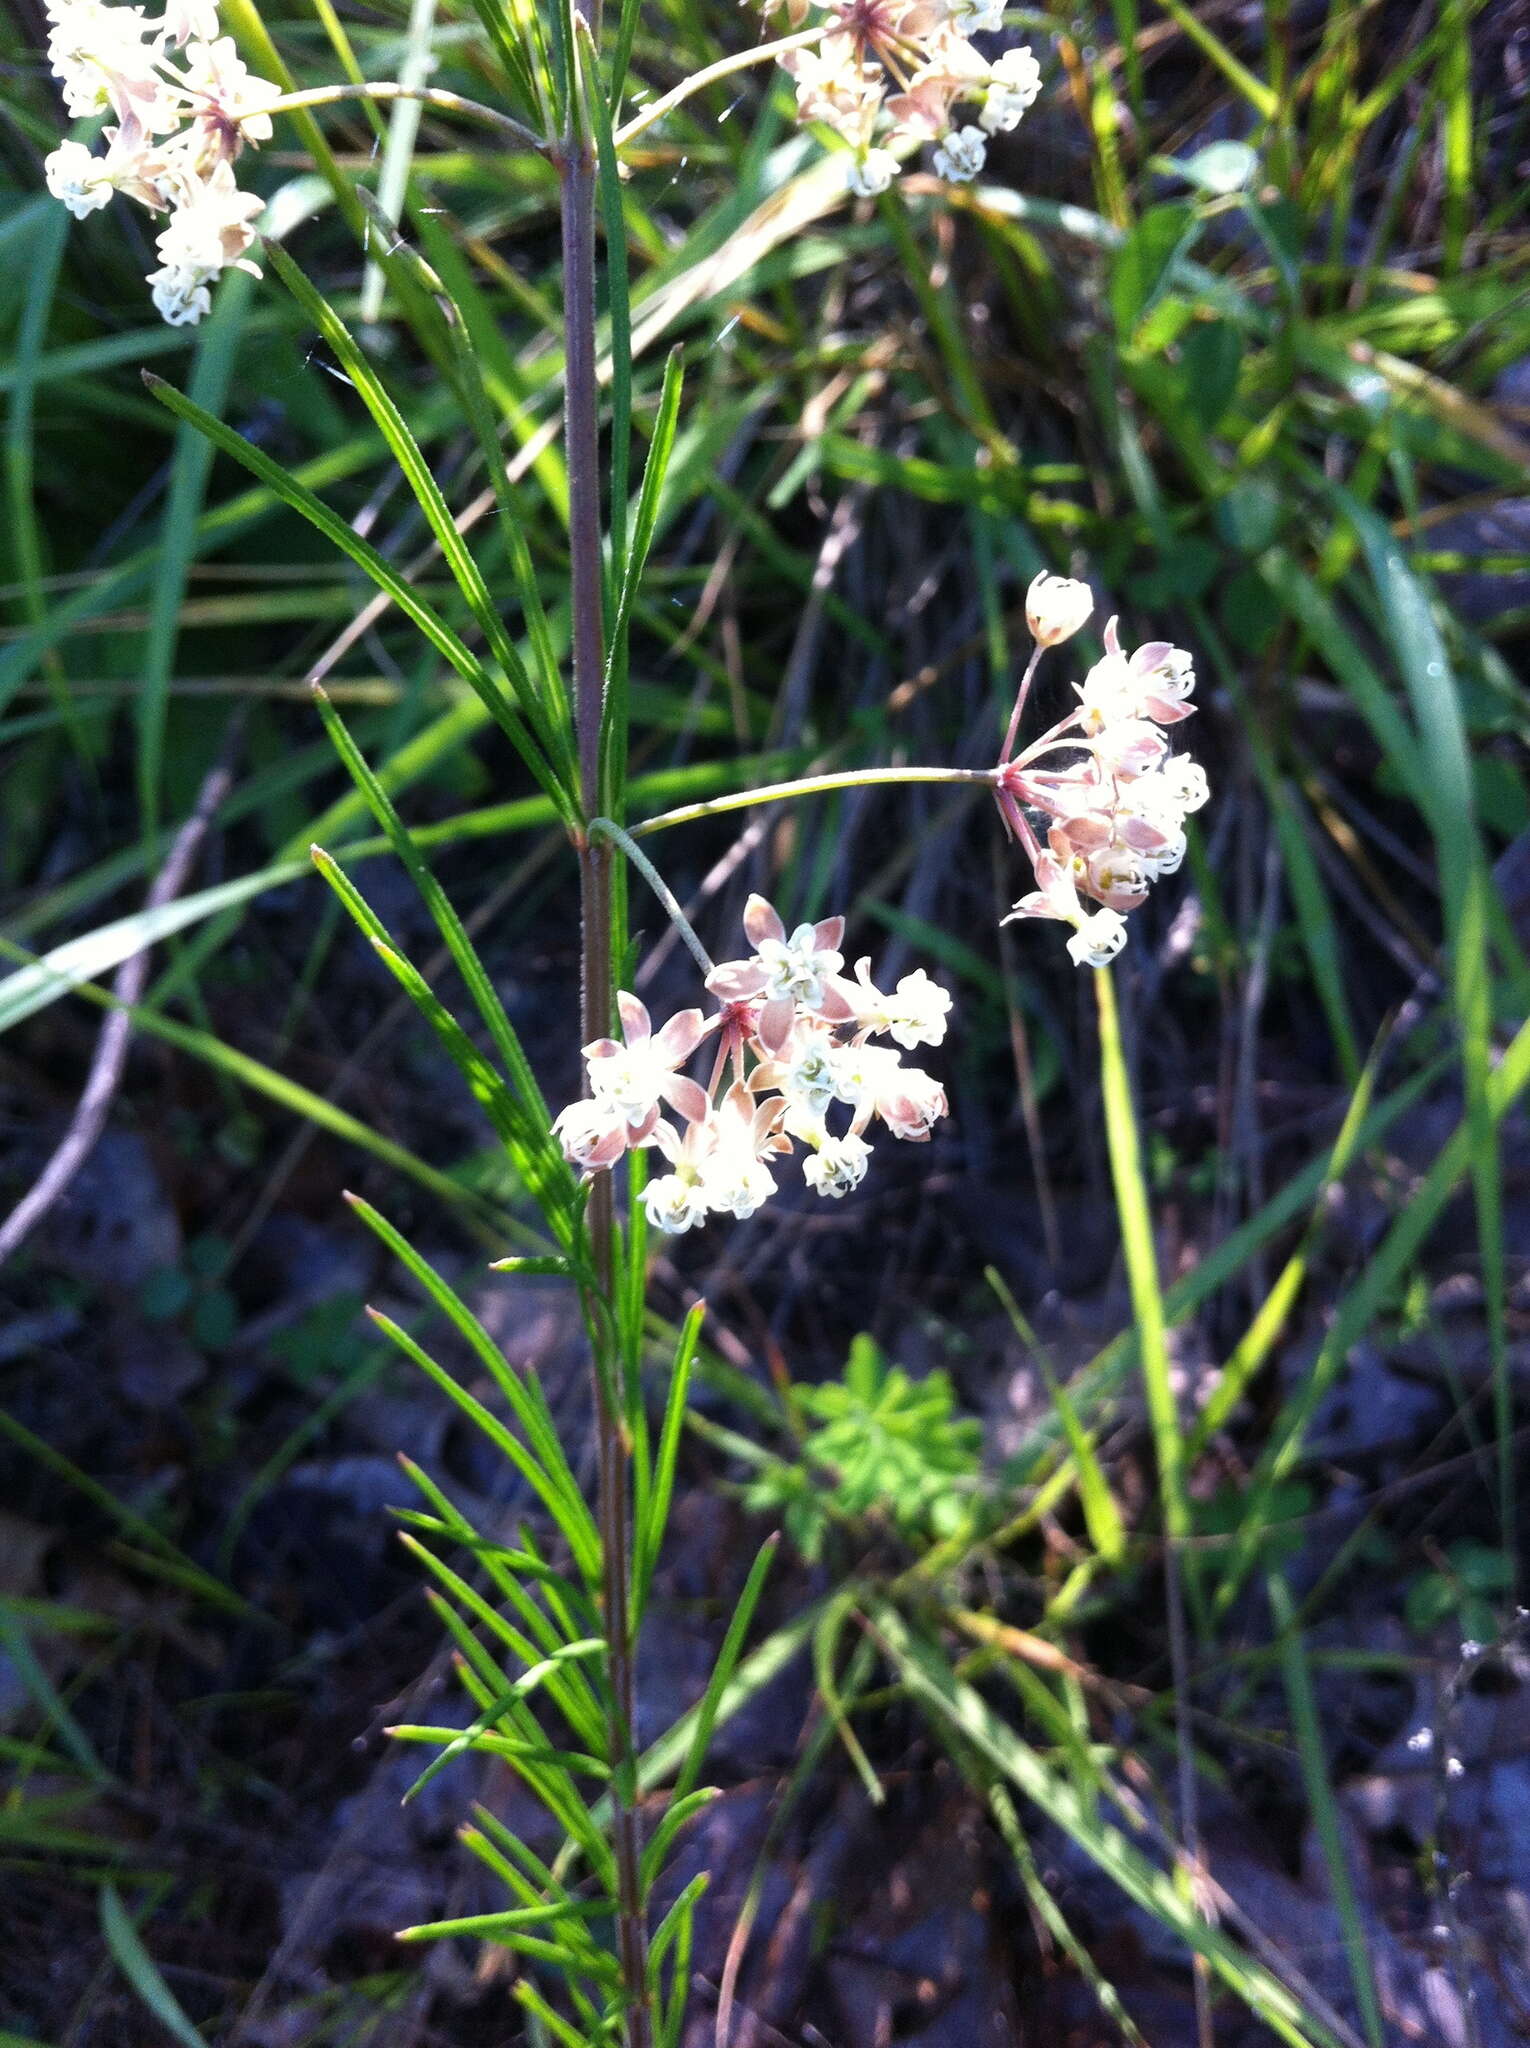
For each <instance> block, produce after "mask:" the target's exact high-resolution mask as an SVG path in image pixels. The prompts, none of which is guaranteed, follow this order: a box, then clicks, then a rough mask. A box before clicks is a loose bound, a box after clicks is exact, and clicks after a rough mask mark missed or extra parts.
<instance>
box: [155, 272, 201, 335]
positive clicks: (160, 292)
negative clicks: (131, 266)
mask: <svg viewBox="0 0 1530 2048" xmlns="http://www.w3.org/2000/svg"><path fill="white" fill-rule="evenodd" d="M206 277H207V273H206V272H205V271H201V270H176V269H173V268H172V267H171V266H170V265H168V264H167V265H166V266H165V268H164V269H163V270H151V271H150V272H149V279H148V283H149V292H150V295H151V296H152V298H153V300H154V310H155V312H157V313H158V314H159V316H160V318H161V319H162V320H165V321H167V322H168V323H169V324H170V326H172V327H195V326H196V324H197V322H198V321H199V320H200V319H202V318H203V316H204V315H205V314H207V313H210V312H211V311H212V294H211V293H210V292H209V291H208V289H207V284H206Z"/></svg>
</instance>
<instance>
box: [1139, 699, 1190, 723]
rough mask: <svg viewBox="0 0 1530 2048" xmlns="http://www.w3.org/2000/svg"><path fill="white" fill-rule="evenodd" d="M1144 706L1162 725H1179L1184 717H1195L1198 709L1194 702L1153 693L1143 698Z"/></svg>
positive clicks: (1149, 715) (1149, 714) (1151, 716)
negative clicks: (1181, 700)
mask: <svg viewBox="0 0 1530 2048" xmlns="http://www.w3.org/2000/svg"><path fill="white" fill-rule="evenodd" d="M1142 708H1143V710H1144V711H1145V712H1146V713H1147V715H1148V717H1149V718H1155V719H1157V721H1158V723H1159V724H1160V725H1178V723H1179V721H1180V720H1181V719H1182V718H1193V717H1194V716H1195V711H1196V706H1195V705H1194V704H1183V703H1181V702H1180V700H1179V699H1178V698H1177V697H1155V696H1153V695H1151V694H1149V695H1148V696H1145V697H1144V698H1143V700H1142Z"/></svg>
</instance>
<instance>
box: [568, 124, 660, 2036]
mask: <svg viewBox="0 0 1530 2048" xmlns="http://www.w3.org/2000/svg"><path fill="white" fill-rule="evenodd" d="M558 175H559V182H560V186H561V190H562V227H563V292H564V322H565V326H564V333H565V340H564V379H563V424H564V452H565V454H566V457H567V460H568V482H569V569H570V596H571V602H572V609H573V656H574V722H575V727H576V730H577V734H578V740H579V795H580V807H581V809H582V810H583V813H584V816H585V819H586V820H587V821H589V820H593V819H595V818H597V817H598V816H599V815H600V812H601V810H602V808H603V805H602V802H601V788H600V725H601V711H602V708H603V703H604V697H605V626H604V609H603V596H602V582H603V578H602V570H601V544H600V412H599V406H600V387H599V383H598V381H597V378H596V369H595V155H594V150H593V148H592V147H591V145H590V143H589V142H588V140H586V139H583V138H582V137H579V136H577V135H576V136H574V137H571V138H570V140H569V143H568V146H567V148H566V150H565V151H564V153H563V155H562V157H561V159H560V161H559V165H558ZM578 852H579V924H580V959H581V977H582V978H581V992H580V1020H581V1024H582V1027H583V1034H584V1043H585V1044H589V1042H590V1041H591V1040H592V1039H596V1038H604V1037H605V1035H606V1033H607V1032H608V1031H609V1029H610V1025H611V995H612V991H611V862H612V848H611V844H610V841H609V839H605V838H602V837H600V836H598V835H597V836H595V837H591V836H590V835H589V834H588V833H581V834H580V837H579V848H578ZM585 1225H586V1228H587V1229H588V1231H589V1234H590V1246H591V1252H592V1255H593V1258H594V1264H595V1275H596V1284H597V1286H598V1287H599V1289H600V1291H601V1293H602V1295H603V1296H604V1298H605V1301H606V1303H607V1304H608V1305H610V1306H614V1303H615V1218H614V1211H613V1206H612V1190H611V1176H610V1174H609V1172H607V1173H599V1174H597V1175H596V1176H595V1179H594V1182H593V1184H592V1185H591V1188H590V1200H589V1206H588V1208H587V1209H586V1211H585ZM592 1327H593V1328H594V1329H595V1331H596V1336H595V1342H596V1344H597V1346H599V1345H604V1346H605V1347H606V1349H605V1355H604V1357H602V1356H601V1353H600V1351H599V1350H597V1351H596V1353H595V1356H594V1361H593V1363H594V1400H595V1441H596V1463H597V1468H598V1475H599V1477H598V1500H597V1506H596V1513H597V1517H598V1520H599V1524H600V1544H601V1560H602V1574H603V1577H602V1593H603V1599H602V1605H603V1608H604V1619H605V1629H606V1646H607V1656H608V1659H609V1665H610V1679H611V1705H610V1720H609V1728H608V1737H607V1739H608V1746H609V1751H610V1761H611V1766H612V1772H613V1775H612V1781H611V1808H612V1827H613V1831H614V1843H613V1846H614V1848H615V1852H616V1888H617V1899H616V1906H617V1929H616V1934H617V1951H618V1956H619V1959H620V1963H621V1972H622V1985H623V1989H624V1992H625V1994H626V2007H627V2014H626V2018H627V2041H628V2048H650V2044H651V2041H652V2037H653V2029H652V2020H651V2014H650V2009H649V1998H648V1929H647V1924H646V1919H645V1916H644V1911H643V1893H642V1883H641V1877H640V1867H639V1842H638V1817H637V1813H636V1811H635V1808H634V1804H633V1802H634V1800H635V1799H636V1796H637V1786H636V1773H635V1769H634V1762H633V1736H632V1730H633V1721H634V1712H633V1710H634V1705H635V1685H634V1673H633V1643H632V1622H631V1616H630V1614H629V1611H628V1603H627V1588H628V1584H629V1581H630V1577H631V1572H630V1559H631V1528H630V1517H631V1507H630V1503H629V1500H628V1490H627V1465H628V1446H627V1438H626V1431H625V1429H624V1426H623V1421H622V1409H621V1371H622V1365H621V1358H620V1356H619V1347H618V1344H617V1343H616V1342H615V1341H613V1339H612V1337H611V1336H610V1335H609V1334H608V1333H609V1332H610V1331H611V1330H612V1328H613V1318H612V1317H611V1316H609V1315H607V1316H597V1317H594V1318H592Z"/></svg>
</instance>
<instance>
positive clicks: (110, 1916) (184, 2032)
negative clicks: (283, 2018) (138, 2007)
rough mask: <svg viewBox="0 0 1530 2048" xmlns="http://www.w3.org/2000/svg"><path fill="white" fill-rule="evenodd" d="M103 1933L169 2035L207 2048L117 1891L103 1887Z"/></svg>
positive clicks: (191, 2047) (184, 2045)
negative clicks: (150, 1952) (159, 1968)
mask: <svg viewBox="0 0 1530 2048" xmlns="http://www.w3.org/2000/svg"><path fill="white" fill-rule="evenodd" d="M101 1932H102V1933H103V1934H104V1935H105V1937H106V1946H107V1947H108V1949H110V1951H111V1954H112V1960H113V1961H114V1962H115V1963H116V1965H117V1967H118V1969H119V1970H121V1972H122V1974H123V1976H124V1977H126V1979H127V1980H128V1982H129V1984H131V1985H132V1987H133V1989H134V1990H135V1991H136V1992H137V1994H138V1996H139V1997H140V1998H141V1999H142V2001H143V2003H144V2004H145V2005H146V2006H147V2007H148V2008H149V2011H150V2012H151V2013H153V2015H154V2017H155V2019H157V2020H158V2021H159V2023H160V2025H161V2026H162V2027H163V2028H164V2030H165V2032H166V2033H167V2034H169V2035H170V2036H171V2037H172V2038H173V2039H174V2040H176V2041H179V2042H180V2043H181V2048H207V2041H206V2038H205V2036H204V2035H202V2034H201V2033H199V2032H198V2030H197V2029H196V2028H195V2027H194V2026H193V2025H192V2024H191V2021H190V2020H189V2019H188V2018H187V2017H186V2014H185V2013H184V2011H183V2010H182V2009H181V2005H180V2001H179V2000H178V1999H177V1998H176V1996H175V1993H174V1992H173V1991H172V1990H171V1989H170V1986H169V1985H168V1984H167V1983H166V1982H165V1980H164V1978H163V1977H162V1976H161V1975H160V1974H159V1971H158V1969H157V1968H156V1967H155V1963H154V1958H153V1957H152V1956H151V1955H150V1954H149V1951H148V1950H147V1949H146V1948H145V1947H144V1945H143V1941H142V1939H141V1938H140V1936H139V1933H138V1929H137V1928H136V1927H135V1926H134V1925H133V1921H132V1918H131V1916H130V1914H129V1913H128V1910H127V1908H126V1907H125V1906H124V1905H123V1903H122V1900H121V1899H120V1898H119V1897H118V1895H117V1889H116V1887H115V1886H114V1885H110V1884H104V1885H102V1887H101Z"/></svg>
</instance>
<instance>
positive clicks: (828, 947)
mask: <svg viewBox="0 0 1530 2048" xmlns="http://www.w3.org/2000/svg"><path fill="white" fill-rule="evenodd" d="M844 942H845V920H844V919H843V918H842V917H821V918H820V919H819V920H818V922H817V924H815V925H814V927H813V950H814V952H815V953H837V952H838V951H839V949H840V947H841V946H842V945H843V944H844Z"/></svg>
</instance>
